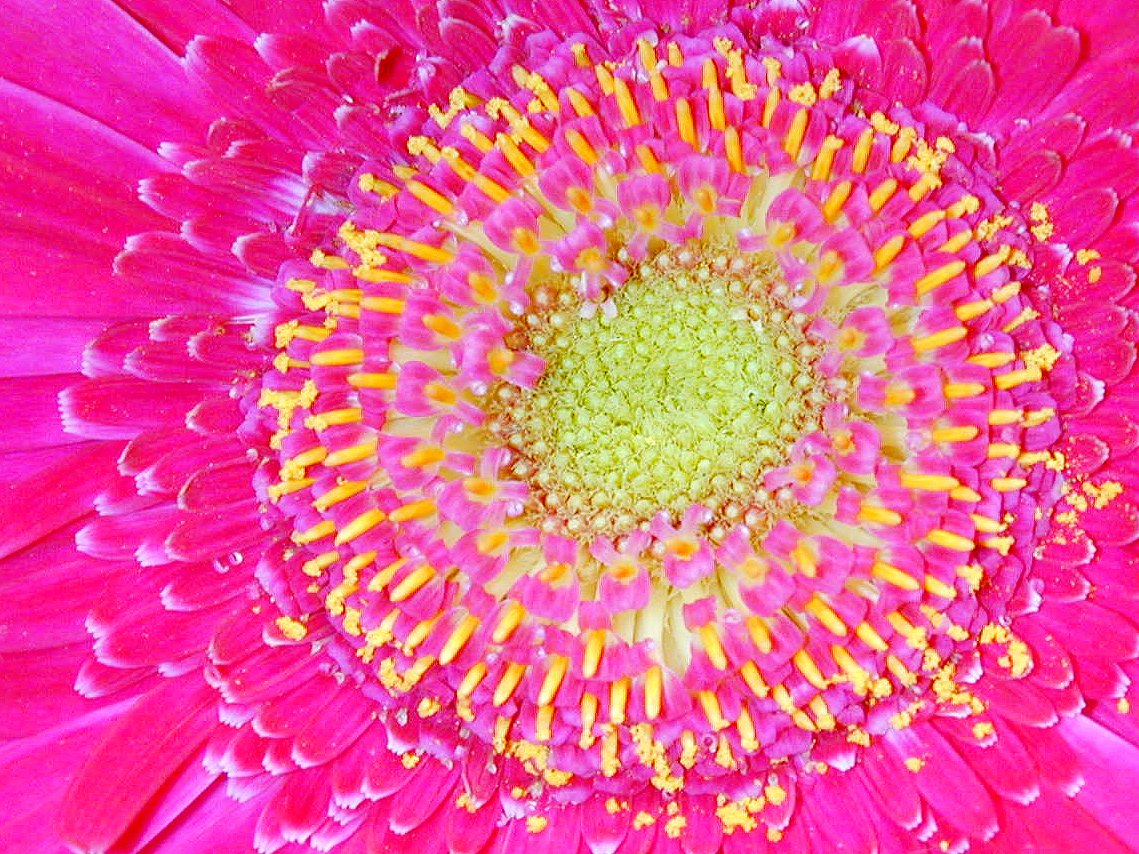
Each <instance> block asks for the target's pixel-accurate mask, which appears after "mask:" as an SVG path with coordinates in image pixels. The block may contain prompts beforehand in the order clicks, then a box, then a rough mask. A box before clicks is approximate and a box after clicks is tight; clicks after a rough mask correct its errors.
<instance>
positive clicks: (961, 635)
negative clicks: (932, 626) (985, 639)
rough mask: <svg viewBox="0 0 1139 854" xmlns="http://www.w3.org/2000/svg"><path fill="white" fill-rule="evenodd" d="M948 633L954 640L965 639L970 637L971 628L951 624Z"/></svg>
mask: <svg viewBox="0 0 1139 854" xmlns="http://www.w3.org/2000/svg"><path fill="white" fill-rule="evenodd" d="M946 634H947V635H949V637H951V638H952V639H953V640H956V641H963V640H967V639H968V637H969V630H968V629H966V628H965V627H964V626H950V627H949V629H948V631H946Z"/></svg>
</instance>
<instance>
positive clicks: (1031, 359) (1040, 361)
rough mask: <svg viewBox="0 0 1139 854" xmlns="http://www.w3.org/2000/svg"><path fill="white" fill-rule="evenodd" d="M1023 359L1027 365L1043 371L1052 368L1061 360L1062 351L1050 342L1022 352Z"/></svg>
mask: <svg viewBox="0 0 1139 854" xmlns="http://www.w3.org/2000/svg"><path fill="white" fill-rule="evenodd" d="M1020 358H1021V360H1022V361H1023V362H1024V364H1025V366H1027V367H1030V368H1031V367H1037V368H1040V370H1042V371H1050V370H1052V366H1053V365H1055V364H1056V362H1058V361H1059V360H1060V351H1059V350H1057V349H1056V348H1055V347H1053V346H1052V345H1050V344H1041V345H1040V346H1039V347H1037V348H1036V349H1034V350H1028V351H1027V352H1024V353H1021V356H1020Z"/></svg>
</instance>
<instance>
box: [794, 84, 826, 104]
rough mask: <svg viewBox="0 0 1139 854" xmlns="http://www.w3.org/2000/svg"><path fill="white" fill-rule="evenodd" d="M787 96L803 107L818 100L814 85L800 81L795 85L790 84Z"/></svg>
mask: <svg viewBox="0 0 1139 854" xmlns="http://www.w3.org/2000/svg"><path fill="white" fill-rule="evenodd" d="M787 98H788V100H791V101H794V102H795V103H796V104H802V105H803V106H804V107H811V106H814V104H815V102H817V101H818V100H819V96H818V94H817V93H816V92H815V87H814V86H812V85H811V84H810V83H800V84H799V85H797V86H792V87H791V91H790V92H788V93H787Z"/></svg>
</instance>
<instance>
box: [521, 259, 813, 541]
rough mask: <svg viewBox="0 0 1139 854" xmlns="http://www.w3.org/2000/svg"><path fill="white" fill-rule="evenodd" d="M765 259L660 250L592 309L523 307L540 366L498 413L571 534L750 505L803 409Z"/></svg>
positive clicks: (804, 362) (797, 365)
mask: <svg viewBox="0 0 1139 854" xmlns="http://www.w3.org/2000/svg"><path fill="white" fill-rule="evenodd" d="M773 268H774V261H773V259H772V258H771V256H770V255H762V256H761V255H757V256H751V257H749V256H738V257H735V258H732V259H729V258H728V257H725V256H724V255H716V256H714V257H712V258H711V259H704V258H701V257H698V256H696V255H695V254H694V253H693V252H691V251H688V250H684V251H681V252H664V253H661V254H660V255H658V256H657V258H656V259H654V261H653V263H651V264H643V265H641V267H640V268H639V270H638V272H637V274H636V275H635V276H634V277H632V278H631V279H630V280H629V281H628V282H627V283H626V285H625V286H624V287H623V288H621V289H620V290H619V291H618V292H617V295H616V296H615V297H614V298H613V299H612V300H611V301H610V302H608V303H606V304H605V305H604V306H602V307H601V309H600V310H598V309H597V306H596V305H595V304H593V303H578V304H577V306H576V307H575V306H574V304H573V301H572V299H571V300H563V301H562V302H564V303H566V305H562V304H558V305H556V306H555V308H554V310H552V311H550V312H548V313H547V314H546V316H544V317H541V316H539V315H532V317H534V319H535V321H537V323H538V327H537V329H536V330H534V331H533V332H532V333H531V346H532V347H533V349H534V351H535V352H536V353H537V354H538V355H539V356H541V357H542V358H543V360H544V361H545V362H546V366H547V367H546V373H545V374H544V376H543V377H542V379H541V381H540V382H539V383H538V385H537V386H536V387H535V388H534V389H530V390H527V391H525V392H524V393H523V394H521V395H520V399H519V400H517V402H516V403H515V404H514V405H513V406H512V407H511V408H510V409H509V411H508V412H507V413H506V417H507V421H508V422H509V423H510V427H509V428H508V429H509V434H510V437H511V438H510V440H509V441H510V443H511V445H512V446H513V447H515V448H516V449H517V450H518V451H519V452H520V454H522V455H523V457H524V458H525V459H527V460H528V461H529V464H528V465H527V466H526V468H525V469H524V470H526V471H531V472H532V476H531V480H532V482H533V484H534V492H535V494H536V495H537V496H538V497H539V500H540V501H541V503H542V505H543V509H544V510H545V511H547V512H553V513H554V514H556V515H557V516H559V517H560V518H562V519H563V520H564V522H565V525H566V528H567V530H568V531H569V532H570V533H581V532H584V531H586V530H589V529H592V530H595V531H605V532H614V531H616V532H625V531H628V530H630V529H631V528H632V527H634V526H635V525H637V524H642V525H643V524H647V522H648V520H649V519H650V518H651V517H652V515H653V514H654V513H656V512H658V511H659V510H661V509H668V510H671V511H673V512H674V513H677V514H679V513H682V512H683V511H684V510H685V509H686V508H687V507H688V506H689V505H691V504H692V503H694V502H699V503H703V504H705V505H706V506H708V507H709V508H710V509H712V510H714V511H720V510H722V509H724V507H725V506H727V505H728V504H730V503H731V502H739V501H749V502H750V501H752V500H754V499H755V498H756V492H757V477H758V476H759V475H760V474H761V473H762V472H763V471H764V470H765V469H766V468H769V467H772V466H774V465H776V464H778V463H779V462H780V461H781V460H782V459H784V457H785V455H786V451H787V448H788V446H789V445H790V443H791V442H792V441H793V440H794V439H795V438H796V437H797V436H800V435H802V434H803V432H804V430H805V429H808V425H809V424H810V423H811V422H812V421H815V422H817V420H818V413H817V410H818V407H817V406H813V405H812V404H811V403H810V402H809V401H810V399H809V398H808V397H805V396H804V392H805V391H806V390H808V389H811V388H813V387H818V385H819V383H818V382H817V381H816V380H815V378H814V372H813V370H812V368H811V366H810V363H809V359H810V358H811V356H812V355H813V354H814V350H813V348H812V347H811V346H810V344H808V342H807V340H806V338H805V337H804V333H803V330H802V329H801V328H800V327H799V326H798V325H797V324H796V323H795V320H794V317H793V315H792V314H791V313H789V312H787V311H785V310H783V309H781V308H779V307H778V306H776V305H773V304H771V302H770V301H769V295H770V294H769V289H770V287H771V285H772V282H773V280H774V273H773Z"/></svg>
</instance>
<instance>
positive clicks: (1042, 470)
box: [262, 38, 1057, 791]
mask: <svg viewBox="0 0 1139 854" xmlns="http://www.w3.org/2000/svg"><path fill="white" fill-rule="evenodd" d="M658 48H659V50H660V54H659V55H658ZM685 50H687V51H690V52H693V53H694V55H695V58H694V59H689V58H686V57H685V56H684V55H683V54H682V51H681V48H680V46H679V45H678V44H677V43H674V42H669V43H667V44H662V45H659V46H654V45H651V44H649V43H648V42H645V41H642V42H641V43H640V45H639V47H638V52H637V56H636V57H635V58H633V59H631V60H629V61H625V62H621V63H608V62H606V63H597V64H594V63H593V62H592V61H591V60H590V59H589V57H588V51H587V50H586V48H585V47H584V45H581V44H575V45H572V46H570V47H568V48H566V49H564V50H563V51H560V52H558V53H557V56H556V57H552V58H551V59H550V63H551V64H550V66H549V68H548V69H547V71H545V72H542V70H541V69H539V70H537V71H534V72H529V71H527V72H525V73H523V74H520V75H519V79H520V80H521V81H523V83H524V84H525V86H526V87H528V91H527V90H521V91H519V92H518V93H516V96H515V97H514V98H513V99H512V100H510V101H507V100H505V99H500V98H494V99H490V100H488V101H485V102H484V101H482V100H480V99H479V98H477V97H475V96H473V95H470V94H469V93H465V92H461V93H460V95H459V96H457V97H456V98H454V99H453V100H452V107H451V109H450V110H448V111H446V113H444V112H442V111H438V110H436V111H435V112H434V113H433V115H434V118H433V119H431V120H427V121H426V122H425V125H424V132H423V136H420V137H413V138H412V139H411V141H410V142H409V144H408V148H409V151H410V152H411V154H412V161H413V163H414V168H412V167H409V166H406V165H403V164H399V165H397V166H391V167H385V168H383V169H381V168H380V167H379V166H377V167H376V170H377V171H376V172H372V171H368V172H365V173H363V174H362V175H361V176H360V194H359V197H358V198H356V199H354V203H355V204H356V205H357V208H358V209H357V211H356V213H355V214H354V215H353V217H352V220H351V221H350V222H348V223H346V224H345V225H344V227H343V228H341V230H340V233H339V240H338V242H337V243H336V245H333V246H330V247H329V248H328V249H327V251H326V252H322V253H318V254H317V255H315V256H314V258H313V262H312V264H311V265H309V266H308V267H307V268H305V269H300V270H296V271H290V277H289V278H288V280H287V283H286V286H287V288H288V289H290V290H292V291H296V292H298V295H297V296H296V297H295V300H294V302H295V308H296V312H297V319H296V320H293V321H290V323H287V324H283V326H282V328H281V329H280V330H279V343H280V346H281V350H282V352H281V355H280V357H279V358H278V363H277V367H278V372H277V373H276V374H274V375H272V376H271V377H269V378H268V379H267V382H266V390H265V392H264V394H263V397H262V402H263V404H264V405H265V406H266V407H267V409H271V410H273V412H272V413H271V415H272V418H273V421H274V423H275V425H276V426H278V427H279V430H278V433H277V435H276V436H275V438H274V446H275V447H276V448H278V449H279V474H278V480H277V482H275V483H273V484H271V485H269V486H268V487H267V489H266V494H267V497H268V498H269V499H270V500H271V501H273V502H275V503H276V504H277V505H278V507H279V508H280V510H281V512H282V513H284V514H285V515H286V516H288V517H289V518H290V519H291V520H292V523H293V525H294V528H295V534H294V536H293V540H294V544H295V547H296V551H295V553H291V554H290V555H289V558H290V559H291V560H292V561H293V563H292V564H290V565H293V566H297V567H298V569H299V572H300V574H301V575H302V576H303V577H304V579H305V581H306V583H307V587H305V595H307V596H308V598H307V599H306V598H305V595H298V601H297V604H296V606H295V610H296V613H295V614H288V615H286V616H284V617H283V618H282V620H284V621H285V622H284V623H283V624H282V626H283V628H282V631H286V630H287V634H288V635H289V636H290V637H294V638H301V637H304V636H305V635H306V633H307V632H309V631H312V630H315V627H316V626H318V625H319V624H321V622H322V621H323V620H328V621H330V623H331V625H332V626H333V627H334V629H335V631H336V632H337V634H338V636H339V640H338V643H337V644H334V645H332V647H330V648H331V649H332V650H333V654H334V655H336V656H337V657H338V660H339V661H340V662H341V665H342V666H343V667H344V668H345V669H346V670H348V671H351V672H354V673H356V674H357V675H358V677H359V678H361V679H368V680H371V681H376V680H378V681H379V683H380V684H381V685H382V686H383V687H384V688H385V689H386V690H387V692H388V694H389V695H390V698H393V699H391V700H390V702H393V703H397V704H398V703H400V702H406V701H404V700H401V699H400V698H404V697H410V699H411V701H412V702H413V703H414V704H418V705H417V707H422V708H425V709H428V710H429V713H430V714H431V715H433V716H434V715H436V714H446V715H450V716H451V718H449V720H453V721H454V724H455V726H456V727H463V728H464V730H463V731H464V732H466V731H467V729H468V728H469V729H470V730H471V731H473V732H475V733H476V734H477V736H478V737H480V738H484V739H486V740H487V741H488V742H489V743H492V744H494V745H495V747H496V748H497V749H498V750H499V751H500V752H505V753H510V754H511V755H515V756H521V753H525V754H526V755H527V756H528V757H529V758H531V759H532V758H533V757H534V756H535V755H540V756H541V757H542V761H541V763H540V765H541V767H539V768H538V770H537V771H536V772H535V773H538V774H541V773H543V772H545V771H548V770H550V769H557V768H558V767H559V763H560V762H562V761H564V762H565V763H567V766H572V767H575V768H580V767H581V766H582V763H583V762H586V760H582V759H581V757H580V755H579V753H578V752H579V751H587V755H588V756H590V757H592V758H591V759H589V760H588V761H587V762H586V764H589V763H592V764H593V766H594V767H595V769H596V771H597V772H598V773H602V774H605V775H613V774H616V773H618V772H619V771H620V769H621V768H622V767H624V764H625V763H633V764H634V765H635V764H636V763H637V762H640V763H641V764H643V765H645V766H646V767H648V768H650V769H651V770H652V773H653V782H654V785H658V787H659V788H662V790H666V791H674V790H675V789H676V788H677V787H679V786H682V785H683V780H684V778H685V777H686V775H688V774H689V773H693V774H703V773H707V774H719V773H722V771H723V769H724V768H729V769H733V770H738V771H740V773H741V774H744V772H745V771H747V770H748V769H749V768H750V769H753V770H755V769H763V768H766V767H770V763H771V762H773V761H778V760H780V759H782V758H784V757H786V756H787V755H789V754H792V753H795V752H798V751H802V750H808V749H809V746H810V744H811V743H813V741H814V740H825V739H828V738H835V739H840V740H845V741H849V742H851V743H854V744H858V745H864V744H866V743H868V742H869V739H870V737H871V735H872V734H874V733H878V732H881V731H883V729H884V728H886V727H902V726H906V725H907V724H908V723H909V722H910V721H912V720H914V719H915V716H917V715H920V714H922V713H924V712H923V710H928V708H929V706H930V704H940V705H942V706H950V707H953V708H954V709H959V710H960V711H961V713H962V714H980V713H982V712H983V711H984V704H983V703H982V702H981V701H979V700H978V699H977V698H976V697H974V696H972V695H971V694H970V692H969V691H968V690H967V688H966V687H963V686H962V685H960V684H959V683H958V681H957V678H956V674H957V672H958V663H959V661H962V660H972V658H971V657H975V656H976V655H978V654H979V653H977V647H978V644H983V643H997V644H1001V645H1003V646H1002V648H1003V649H1005V650H1006V651H1007V653H1008V654H1007V655H1006V658H1007V659H1008V660H1010V661H1011V662H1012V663H1013V664H1012V666H1013V667H1015V668H1023V667H1024V666H1027V665H1026V664H1025V662H1024V656H1023V654H1022V651H1021V647H1023V644H1021V645H1020V647H1016V644H1017V641H1016V639H1015V638H1013V637H1010V636H1009V635H1008V633H1007V632H1005V633H1004V634H1001V633H994V632H989V634H988V635H985V634H984V631H983V626H982V622H983V621H984V619H985V616H984V613H983V612H982V610H981V609H979V608H978V606H977V601H976V597H977V595H981V594H982V593H983V587H984V584H985V580H986V578H987V577H988V574H989V573H990V572H992V571H993V567H995V566H996V565H997V564H998V563H999V562H1000V561H1001V560H1002V559H1003V557H1004V556H1005V555H1007V554H1008V552H1009V550H1010V549H1012V548H1014V547H1015V545H1016V538H1017V536H1018V532H1021V531H1024V530H1028V529H1030V528H1031V525H1032V521H1031V520H1030V519H1026V518H1021V517H1020V515H1019V514H1023V513H1029V514H1031V509H1032V508H1034V507H1037V506H1044V505H1046V504H1047V503H1048V502H1049V501H1050V500H1051V499H1050V498H1049V495H1050V489H1051V484H1052V481H1053V480H1054V473H1052V470H1051V468H1050V466H1052V464H1053V463H1054V462H1055V459H1054V458H1053V457H1051V456H1050V455H1049V454H1048V453H1047V452H1043V451H1042V450H1041V448H1042V447H1044V446H1045V445H1046V438H1042V437H1045V436H1046V432H1047V429H1048V427H1047V425H1048V423H1049V421H1050V420H1051V419H1052V417H1053V412H1052V410H1051V409H1050V407H1049V400H1050V399H1049V397H1048V394H1047V391H1046V389H1045V387H1044V385H1043V383H1042V380H1043V378H1044V375H1045V373H1046V372H1047V371H1048V370H1049V369H1050V368H1051V367H1052V365H1053V364H1054V363H1055V361H1056V358H1055V356H1056V355H1057V354H1056V352H1055V351H1054V350H1052V349H1051V345H1050V344H1049V340H1050V339H1049V337H1048V334H1047V330H1046V328H1045V326H1044V324H1043V323H1038V322H1037V319H1038V318H1037V316H1036V315H1035V313H1034V312H1033V311H1032V309H1031V307H1030V306H1029V305H1028V303H1027V302H1026V301H1025V300H1024V299H1023V298H1022V297H1021V295H1020V294H1019V287H1018V285H1017V282H1016V278H1017V275H1018V272H1017V269H1016V267H1015V265H1014V264H1013V262H1015V261H1017V260H1018V257H1017V252H1016V250H1015V249H1014V247H1012V246H1010V245H1008V244H1003V243H1001V244H998V243H997V242H996V241H995V240H994V236H996V235H997V234H998V232H999V225H997V226H994V225H992V224H991V223H989V224H988V225H986V223H984V222H981V221H980V218H979V215H978V213H979V209H980V208H981V202H980V200H979V199H978V198H976V197H974V196H969V195H966V194H964V193H962V192H961V191H959V190H958V189H956V188H954V187H952V186H948V187H943V186H942V183H943V181H942V178H941V177H940V169H941V167H942V166H943V165H944V163H945V162H946V160H947V159H948V158H949V156H950V155H951V153H952V144H951V143H948V141H947V140H937V141H935V142H927V141H925V140H923V139H922V138H921V135H920V133H919V131H918V129H917V128H916V127H910V126H904V125H899V124H898V123H896V122H893V121H891V120H890V119H888V118H886V117H885V116H881V115H875V116H873V117H871V119H869V120H867V119H863V118H859V117H854V116H852V115H849V114H848V113H847V112H846V111H847V106H846V105H845V102H844V101H843V98H845V97H846V96H845V95H844V94H843V92H844V91H845V90H844V88H843V85H842V83H841V80H840V79H839V78H838V77H837V72H834V73H831V74H828V75H827V76H826V77H825V78H824V79H823V80H822V81H816V82H815V83H812V82H810V81H807V80H796V81H784V80H782V79H781V76H780V74H781V72H780V66H779V62H778V61H777V60H775V59H773V58H772V57H766V58H764V57H758V56H756V57H745V56H743V55H742V54H741V52H740V51H739V50H738V49H736V48H735V47H734V46H733V45H732V44H731V43H730V42H728V41H727V40H726V39H723V38H716V39H711V40H709V41H708V43H707V44H704V45H703V47H702V48H701V47H700V46H699V45H698V44H697V43H696V42H694V43H693V44H692V45H691V46H689V47H688V48H686V49H685ZM701 50H703V54H701V53H700V51H701ZM693 68H695V69H696V70H697V71H698V72H699V73H697V74H692V73H690V72H691V71H692V69H693ZM539 72H541V73H548V74H551V75H554V74H557V75H561V77H559V79H561V78H563V77H564V80H562V83H561V85H560V87H559V88H558V89H557V90H555V89H553V88H551V86H550V85H548V84H545V85H542V86H539V85H538V82H536V81H540V82H543V83H544V78H543V77H542V76H541V73H539ZM804 73H805V72H804ZM804 87H806V89H809V90H810V95H811V97H810V98H807V97H806V96H805V94H804V93H805V91H806V90H805V89H804ZM535 93H536V94H537V96H538V97H532V96H533V95H534V94H535ZM432 123H434V124H432ZM1042 431H1043V432H1042ZM1025 508H1028V510H1026V509H1025ZM1014 510H1015V511H1016V512H1014ZM988 607H989V612H990V613H991V612H992V610H993V606H992V603H989V606H988ZM986 638H988V640H986ZM1014 647H1015V651H1014ZM423 704H426V705H425V706H424V705H423ZM441 710H442V711H441ZM657 727H659V730H658V729H657ZM658 736H659V737H658ZM698 736H699V738H698ZM527 745H529V747H527ZM535 745H539V746H541V749H540V750H538V751H537V753H535V752H534V750H537V748H534V746H535ZM630 746H632V747H635V755H636V756H637V757H639V758H638V759H631V758H629V756H630V754H629V753H628V751H626V750H625V748H627V747H630ZM531 748H534V750H532V749H531ZM519 751H521V753H519ZM622 757H624V758H622ZM713 765H715V766H716V768H713V767H712V766H713ZM693 769H695V770H693ZM702 769H703V770H702ZM717 769H719V770H717ZM678 781H679V782H678Z"/></svg>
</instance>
